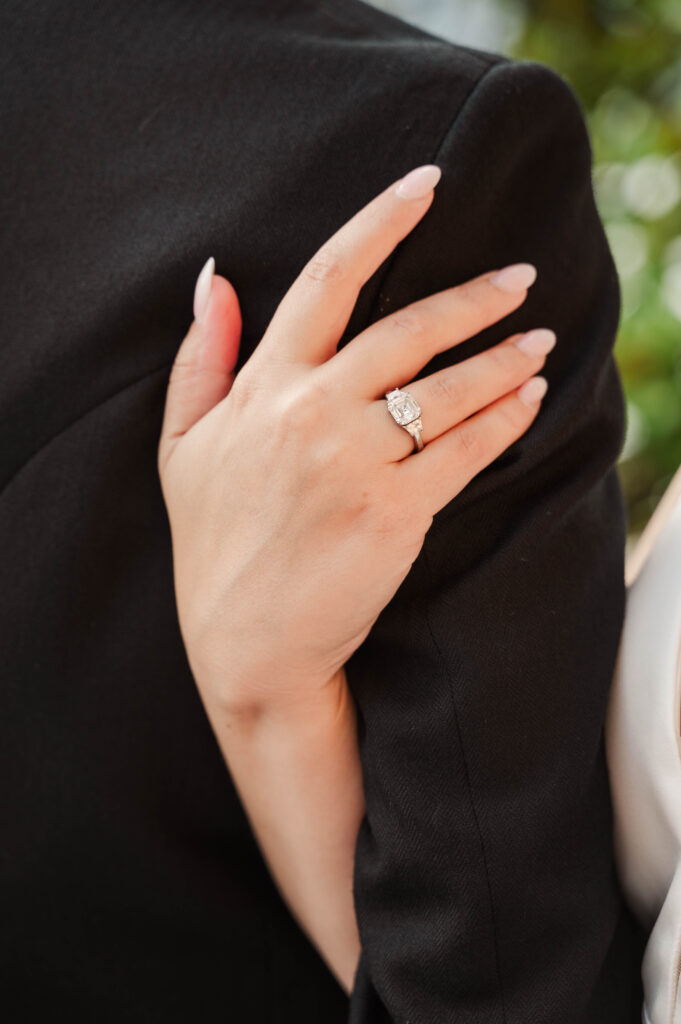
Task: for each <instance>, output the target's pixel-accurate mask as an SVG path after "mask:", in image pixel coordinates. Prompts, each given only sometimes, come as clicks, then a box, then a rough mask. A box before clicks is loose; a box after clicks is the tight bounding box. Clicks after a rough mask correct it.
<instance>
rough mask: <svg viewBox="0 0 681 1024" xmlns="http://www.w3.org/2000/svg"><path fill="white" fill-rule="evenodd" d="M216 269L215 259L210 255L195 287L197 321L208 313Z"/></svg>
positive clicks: (195, 317) (195, 316)
mask: <svg viewBox="0 0 681 1024" xmlns="http://www.w3.org/2000/svg"><path fill="white" fill-rule="evenodd" d="M214 271H215V260H214V259H213V257H212V256H210V257H209V259H207V260H206V262H205V263H204V265H203V268H202V269H201V273H200V274H199V276H198V277H197V279H196V285H195V287H194V319H195V320H196V321H197V323H200V322H201V320H202V319H203V317H204V316H205V315H206V310H207V308H208V301H209V299H210V290H211V286H212V284H213V273H214Z"/></svg>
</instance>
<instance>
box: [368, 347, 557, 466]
mask: <svg viewBox="0 0 681 1024" xmlns="http://www.w3.org/2000/svg"><path fill="white" fill-rule="evenodd" d="M555 342H556V335H555V333H554V332H553V331H552V330H550V328H546V327H539V328H535V329H534V330H532V331H528V332H526V333H525V334H513V335H511V336H510V337H509V338H506V339H505V340H504V341H502V342H500V344H498V345H495V346H494V347H493V348H490V349H486V350H485V351H484V352H480V353H478V354H477V355H475V356H471V357H470V358H469V359H465V360H463V362H460V363H457V364H456V365H454V366H447V367H445V368H444V369H443V370H439V371H438V372H437V373H432V374H430V376H428V377H423V378H421V379H420V380H415V381H413V382H412V383H410V384H405V385H404V386H402V387H401V390H402V391H408V392H409V394H410V395H411V396H412V397H413V398H414V399H415V400H416V402H417V403H418V405H419V406H420V408H421V417H420V419H421V422H422V430H421V440H422V441H423V443H424V444H427V443H428V442H429V441H432V440H433V439H434V438H436V437H439V436H440V434H443V433H445V432H446V431H447V430H450V429H451V428H452V427H454V426H456V424H457V423H460V422H461V421H462V420H465V419H467V418H468V417H469V416H472V415H473V414H474V413H476V412H478V411H479V410H480V409H483V408H484V407H485V406H487V405H489V404H490V403H491V402H494V401H495V400H496V399H498V398H501V397H502V396H503V395H505V394H507V393H508V392H509V391H512V390H513V389H514V388H517V387H520V385H521V384H523V382H524V381H526V380H527V379H528V378H529V377H531V376H533V375H534V374H536V373H538V372H539V370H540V369H541V368H542V367H543V365H544V363H545V361H546V355H547V353H548V352H550V351H551V349H552V348H553V346H554V344H555ZM518 343H520V347H519V345H518ZM366 414H367V416H368V417H369V418H370V422H369V426H368V432H369V435H370V436H371V437H373V438H375V439H376V443H377V444H378V445H379V448H380V451H379V457H380V458H382V460H383V461H385V462H397V461H400V460H401V459H403V458H405V456H407V455H409V454H410V453H412V452H413V451H415V445H414V441H413V439H412V438H411V436H410V435H409V432H408V431H407V430H405V428H404V427H403V426H400V424H398V423H396V422H395V421H394V420H393V418H392V416H391V414H390V412H389V411H388V408H387V402H386V400H385V398H382V399H378V400H376V401H374V402H370V403H369V404H368V405H367V407H366Z"/></svg>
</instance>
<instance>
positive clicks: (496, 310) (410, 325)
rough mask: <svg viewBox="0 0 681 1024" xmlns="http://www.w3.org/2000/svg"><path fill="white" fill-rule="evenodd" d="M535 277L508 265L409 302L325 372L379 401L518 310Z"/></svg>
mask: <svg viewBox="0 0 681 1024" xmlns="http://www.w3.org/2000/svg"><path fill="white" fill-rule="evenodd" d="M511 269H512V272H511V273H507V271H511ZM502 273H503V277H502V276H501V275H502ZM536 274H537V271H536V268H535V267H534V266H533V265H532V264H531V263H517V264H512V265H511V267H505V268H503V271H496V270H491V271H488V272H487V273H485V274H480V275H479V276H478V277H474V278H472V279H471V280H470V281H465V282H464V283H463V284H460V285H456V286H455V287H453V288H447V289H445V290H444V291H441V292H435V293H434V294H432V295H429V296H427V297H426V298H425V299H419V301H417V302H412V303H411V304H410V305H408V306H404V307H403V308H402V309H399V310H397V311H396V312H395V313H391V314H390V315H389V316H386V317H384V318H383V319H382V320H377V321H376V323H373V324H371V325H370V326H369V327H367V328H365V330H363V331H361V333H360V334H358V335H357V336H356V337H355V338H353V339H352V340H351V341H350V342H348V344H347V345H345V346H344V348H342V349H341V350H340V352H337V353H336V354H335V355H334V356H333V357H332V358H331V359H330V360H329V362H327V363H326V365H325V370H326V372H327V373H328V374H329V375H330V376H331V377H332V378H334V379H335V380H336V381H338V382H339V383H342V386H343V387H345V388H347V387H348V384H349V383H350V382H351V388H352V391H353V392H354V393H355V394H358V393H359V394H360V395H361V396H362V397H364V398H378V397H379V395H384V394H385V392H386V391H390V390H391V389H392V388H394V387H397V386H399V385H400V383H401V382H402V381H405V380H411V379H412V378H413V377H414V376H415V375H416V374H417V373H418V372H419V370H421V369H422V368H423V367H424V366H425V365H426V364H427V363H429V362H430V360H431V359H432V358H433V356H435V355H437V354H438V353H439V352H444V351H446V350H447V349H449V348H452V347H453V346H454V345H458V344H459V343H460V342H462V341H466V340H467V339H469V338H472V337H473V336H474V335H476V334H478V333H479V332H480V331H481V330H483V329H484V328H485V327H489V325H490V324H493V323H496V322H497V320H501V319H502V318H503V317H505V316H507V315H508V314H509V313H511V312H513V310H515V309H517V308H518V307H519V306H520V305H522V303H523V302H524V301H525V298H526V296H527V289H528V288H529V286H530V285H531V284H532V283H533V282H534V280H535V278H536Z"/></svg>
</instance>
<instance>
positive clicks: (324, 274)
mask: <svg viewBox="0 0 681 1024" xmlns="http://www.w3.org/2000/svg"><path fill="white" fill-rule="evenodd" d="M303 275H304V276H305V277H307V278H309V279H310V280H312V281H338V280H342V279H343V278H344V277H345V276H346V275H347V262H346V260H345V259H344V257H343V255H342V253H341V252H340V251H339V250H338V249H336V248H334V247H333V246H330V245H326V246H323V247H322V248H321V249H320V250H319V251H318V252H317V253H315V255H314V256H313V257H312V259H311V260H308V262H307V263H306V264H305V266H304V267H303Z"/></svg>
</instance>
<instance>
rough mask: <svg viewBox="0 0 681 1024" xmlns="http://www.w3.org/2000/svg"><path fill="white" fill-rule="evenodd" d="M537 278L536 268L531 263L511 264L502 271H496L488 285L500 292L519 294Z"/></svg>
mask: <svg viewBox="0 0 681 1024" xmlns="http://www.w3.org/2000/svg"><path fill="white" fill-rule="evenodd" d="M536 278H537V268H536V267H534V266H533V265H532V264H531V263H511V264H510V266H508V267H504V269H503V270H497V271H496V273H494V274H492V276H491V277H490V279H489V280H490V284H493V285H494V286H495V287H496V288H500V289H501V290H502V292H519V291H521V290H522V289H523V288H529V287H530V285H531V284H533V283H534V281H535V280H536Z"/></svg>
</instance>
